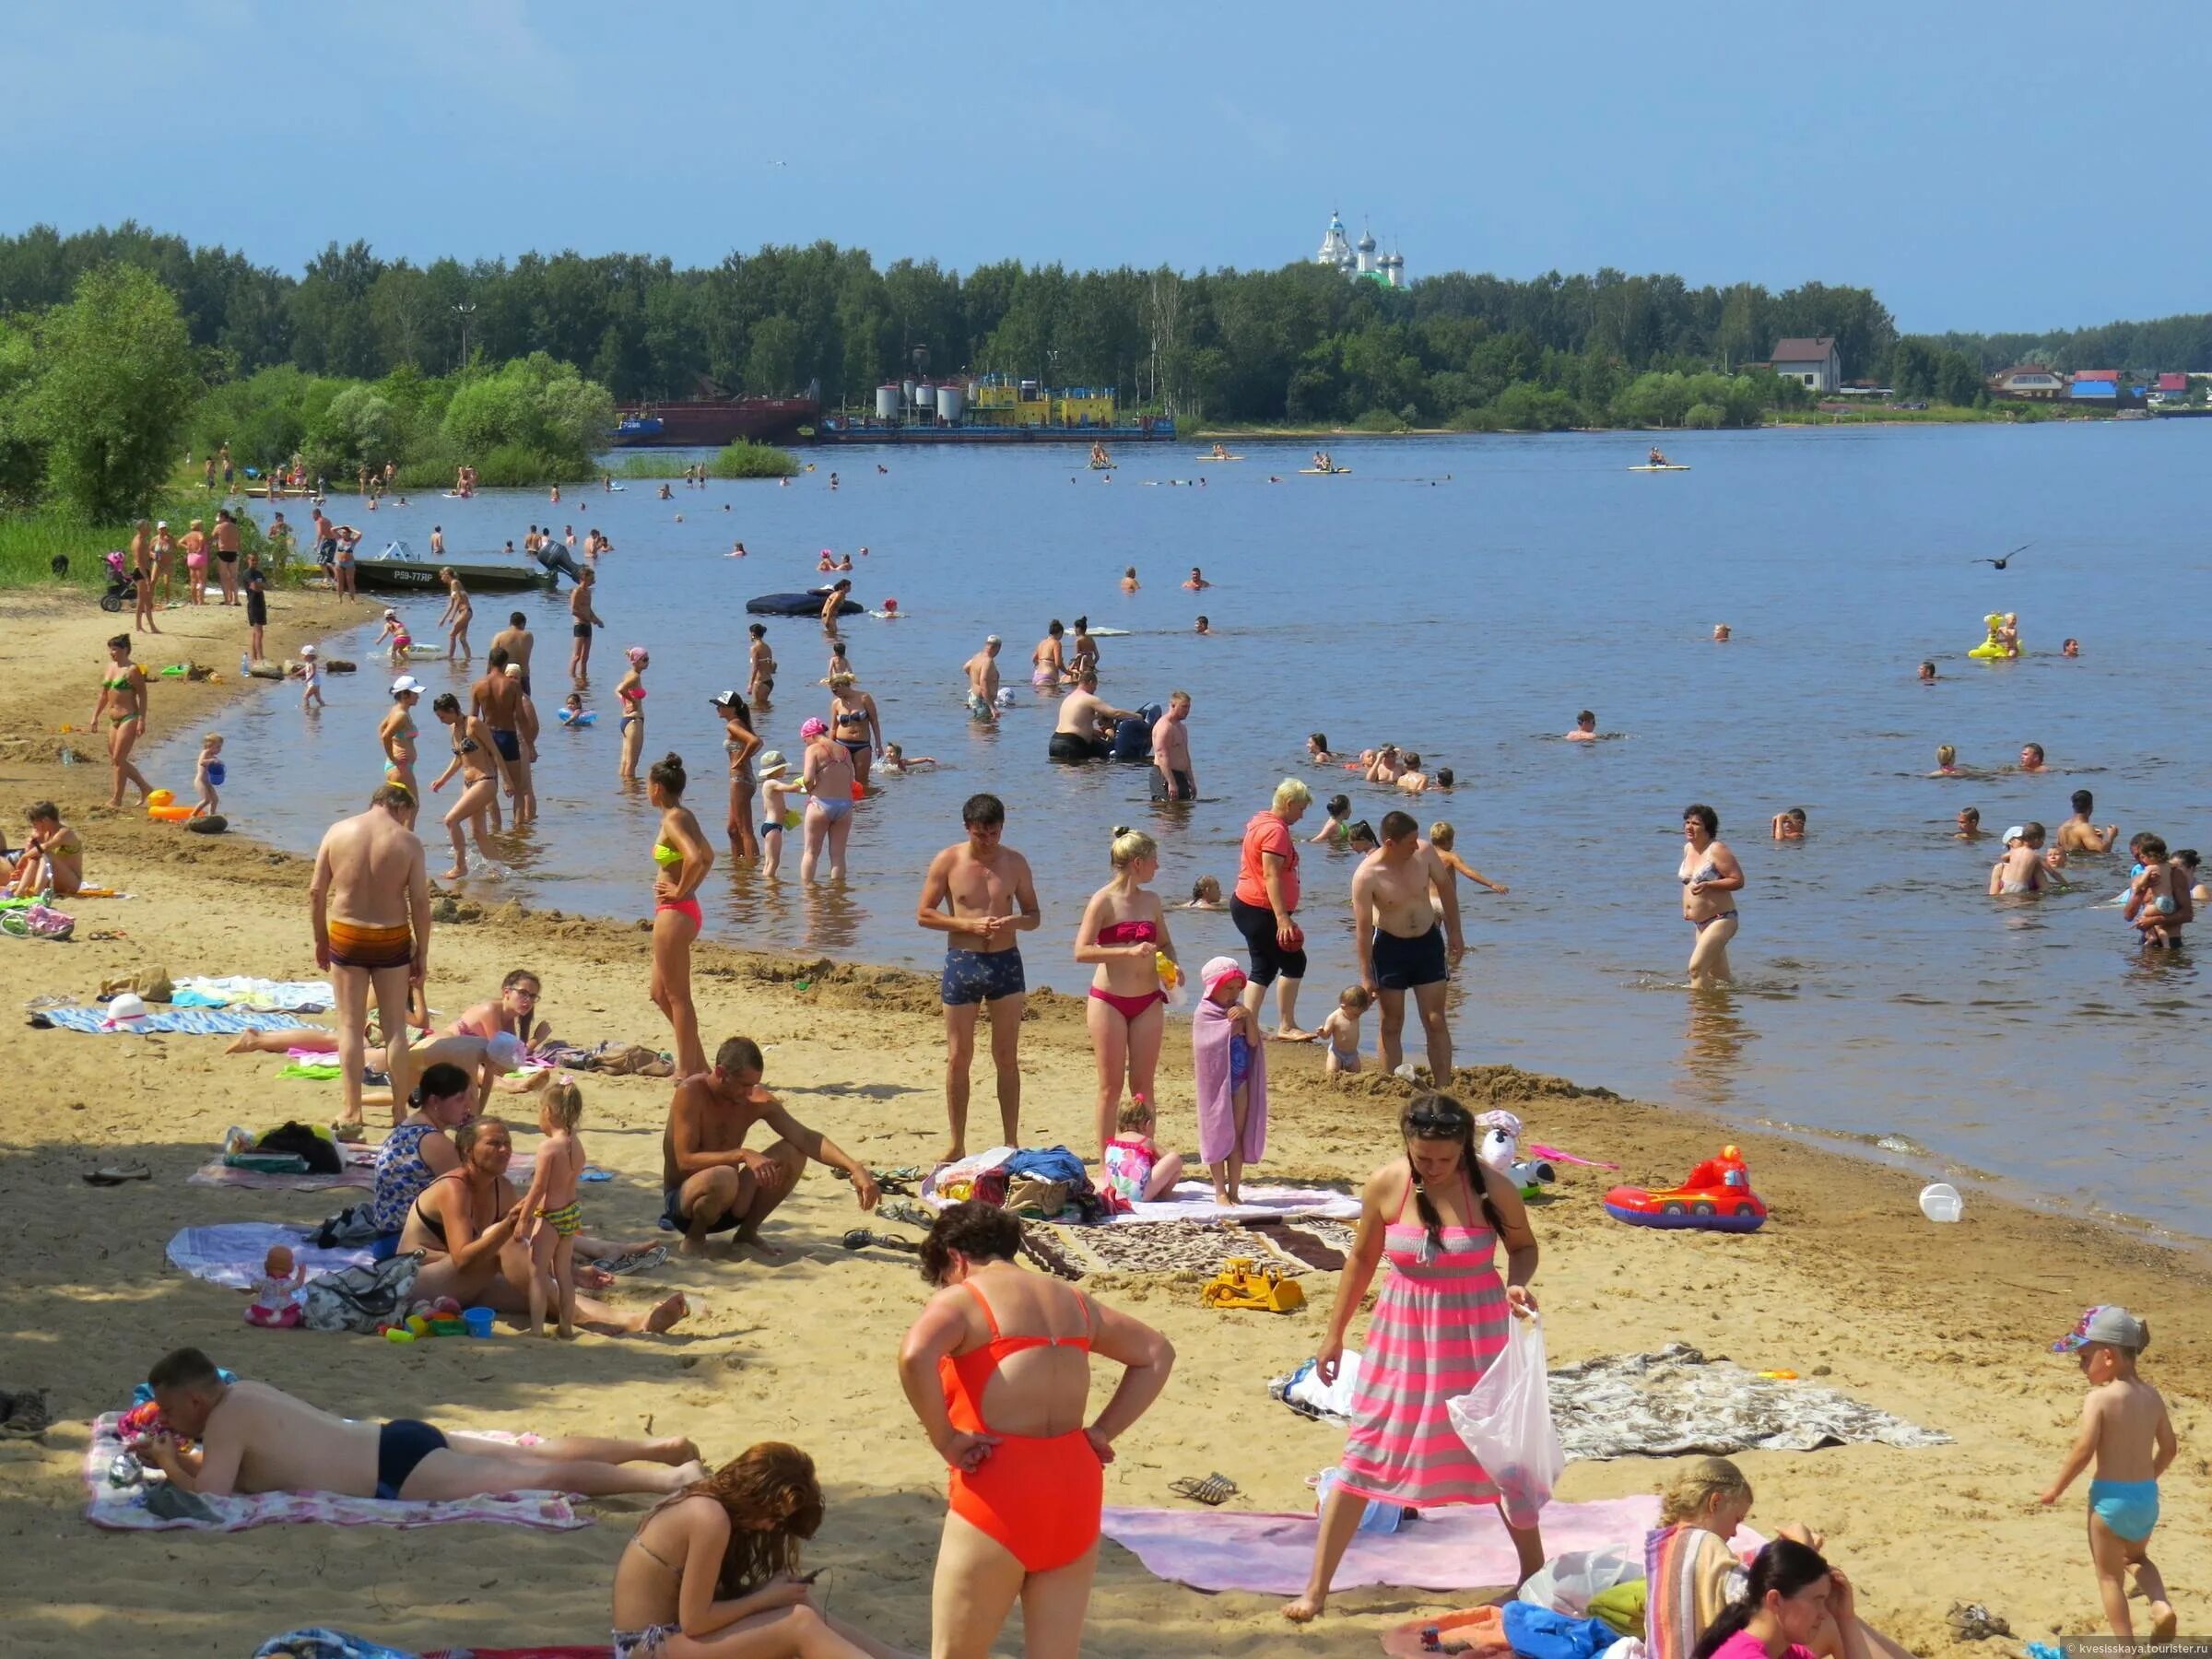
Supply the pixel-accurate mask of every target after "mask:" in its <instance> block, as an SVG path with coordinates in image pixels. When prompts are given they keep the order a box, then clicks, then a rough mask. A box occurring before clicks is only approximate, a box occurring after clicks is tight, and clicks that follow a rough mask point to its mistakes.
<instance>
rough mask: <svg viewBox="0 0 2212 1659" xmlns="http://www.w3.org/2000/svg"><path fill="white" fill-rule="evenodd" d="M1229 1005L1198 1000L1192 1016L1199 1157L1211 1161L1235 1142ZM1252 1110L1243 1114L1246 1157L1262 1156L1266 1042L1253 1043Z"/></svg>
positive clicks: (1264, 1145) (1251, 1160) (1249, 1080)
mask: <svg viewBox="0 0 2212 1659" xmlns="http://www.w3.org/2000/svg"><path fill="white" fill-rule="evenodd" d="M1229 1038H1230V1018H1229V1010H1228V1009H1227V1008H1224V1007H1223V1006H1221V1005H1220V1004H1219V1003H1217V1002H1211V1001H1201V1002H1200V1003H1199V1005H1198V1008H1197V1012H1196V1013H1194V1015H1193V1016H1192V1018H1191V1069H1192V1070H1193V1071H1194V1072H1196V1073H1197V1076H1198V1160H1199V1162H1201V1163H1208V1164H1215V1163H1219V1162H1221V1161H1222V1159H1226V1158H1227V1157H1228V1156H1229V1155H1230V1152H1231V1151H1232V1150H1234V1149H1235V1147H1236V1144H1237V1119H1236V1113H1235V1111H1234V1109H1233V1108H1232V1107H1231V1106H1230V1088H1229ZM1245 1081H1246V1085H1247V1087H1248V1088H1250V1089H1251V1090H1252V1111H1251V1112H1250V1113H1249V1114H1248V1115H1247V1116H1246V1118H1245V1120H1244V1150H1243V1158H1244V1161H1245V1162H1246V1163H1248V1164H1253V1163H1257V1162H1259V1161H1260V1159H1261V1157H1262V1156H1263V1155H1264V1154H1265V1152H1266V1150H1267V1044H1266V1042H1265V1040H1262V1041H1256V1042H1254V1043H1253V1045H1252V1071H1251V1073H1250V1075H1249V1076H1248V1077H1247V1078H1246V1080H1245Z"/></svg>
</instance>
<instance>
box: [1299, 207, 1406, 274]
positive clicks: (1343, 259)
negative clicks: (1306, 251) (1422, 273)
mask: <svg viewBox="0 0 2212 1659" xmlns="http://www.w3.org/2000/svg"><path fill="white" fill-rule="evenodd" d="M1313 263H1314V264H1315V265H1335V267H1336V268H1337V269H1338V270H1339V271H1342V272H1343V273H1344V274H1345V275H1346V276H1347V277H1366V278H1367V279H1368V280H1369V281H1370V282H1379V283H1381V284H1382V285H1383V287H1385V288H1404V287H1405V286H1406V256H1405V255H1404V254H1403V253H1385V254H1383V255H1382V257H1381V258H1377V257H1376V255H1375V233H1374V232H1373V231H1372V230H1370V229H1366V228H1365V227H1364V226H1363V227H1361V229H1360V231H1359V241H1358V243H1357V244H1355V243H1354V242H1353V241H1352V239H1351V236H1350V233H1349V232H1347V230H1346V229H1345V228H1344V216H1343V215H1342V214H1340V213H1332V214H1330V215H1329V228H1328V229H1327V231H1326V232H1324V234H1323V236H1322V239H1321V252H1320V253H1316V254H1314V255H1313Z"/></svg>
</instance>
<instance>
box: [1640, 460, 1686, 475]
mask: <svg viewBox="0 0 2212 1659" xmlns="http://www.w3.org/2000/svg"><path fill="white" fill-rule="evenodd" d="M1629 470H1630V472H1688V470H1689V468H1688V467H1687V466H1684V465H1681V464H1679V463H1678V462H1674V461H1669V462H1668V463H1667V464H1666V465H1665V466H1653V465H1652V464H1651V463H1650V462H1648V461H1647V462H1645V463H1644V464H1643V465H1641V466H1631V467H1630V468H1629Z"/></svg>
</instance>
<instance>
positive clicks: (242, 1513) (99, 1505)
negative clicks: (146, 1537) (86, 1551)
mask: <svg viewBox="0 0 2212 1659" xmlns="http://www.w3.org/2000/svg"><path fill="white" fill-rule="evenodd" d="M121 1421H122V1418H121V1416H120V1414H118V1413H116V1412H112V1411H110V1412H106V1413H103V1414H102V1415H101V1416H100V1417H99V1418H95V1419H94V1420H93V1423H92V1441H91V1444H90V1445H89V1446H88V1448H87V1449H86V1452H85V1519H86V1520H88V1521H89V1522H91V1523H92V1524H93V1525H95V1526H98V1527H104V1528H105V1529H107V1530H108V1531H110V1532H171V1531H174V1530H177V1529H179V1528H189V1529H191V1530H193V1531H195V1532H244V1531H245V1530H246V1529H247V1528H249V1527H253V1526H277V1525H285V1524H293V1523H301V1522H316V1521H319V1522H323V1523H324V1524H328V1525H332V1526H400V1527H408V1526H441V1525H444V1524H448V1523H450V1522H454V1521H490V1522H496V1523H500V1524H504V1525H508V1526H530V1527H535V1528H537V1529H538V1530H540V1531H543V1532H570V1531H572V1530H574V1529H575V1528H577V1527H579V1526H589V1525H590V1524H591V1521H590V1519H589V1518H588V1517H586V1516H583V1515H579V1514H578V1513H577V1512H576V1509H575V1506H574V1505H573V1504H571V1502H570V1501H569V1499H568V1496H567V1494H565V1493H561V1492H515V1493H510V1494H509V1495H507V1496H505V1497H500V1498H455V1499H451V1500H445V1501H442V1502H438V1503H408V1502H402V1501H397V1500H389V1501H388V1500H383V1499H380V1498H341V1497H339V1496H338V1495H337V1494H336V1493H335V1492H259V1493H255V1494H253V1495H252V1496H245V1495H240V1496H234V1497H229V1498H200V1499H199V1500H198V1502H199V1503H201V1504H204V1505H206V1508H207V1509H208V1510H209V1511H211V1512H212V1518H210V1519H206V1520H200V1519H195V1518H194V1517H192V1516H189V1515H159V1514H156V1513H154V1512H152V1511H151V1510H149V1509H147V1507H146V1499H147V1491H148V1489H149V1488H150V1487H153V1486H159V1485H163V1484H165V1483H163V1482H161V1481H159V1480H156V1481H152V1482H148V1481H146V1480H143V1479H141V1480H136V1481H134V1482H132V1483H131V1484H130V1485H129V1486H122V1487H119V1486H114V1485H112V1484H111V1483H110V1481H109V1479H108V1470H109V1469H110V1468H111V1467H112V1465H114V1462H115V1460H116V1458H118V1457H119V1456H121V1455H122V1454H123V1450H124V1442H123V1438H122V1435H121V1434H120V1433H119V1432H118V1429H117V1425H118V1424H119V1423H120V1422H121ZM477 1432H480V1433H481V1432H488V1431H486V1430H477ZM498 1438H499V1439H501V1440H519V1439H522V1438H523V1437H521V1436H518V1435H511V1434H503V1435H500V1436H499V1437H498Z"/></svg>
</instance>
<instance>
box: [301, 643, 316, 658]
mask: <svg viewBox="0 0 2212 1659" xmlns="http://www.w3.org/2000/svg"><path fill="white" fill-rule="evenodd" d="M314 654H315V648H314V647H313V646H312V645H302V646H300V655H301V656H303V657H312V656H313V655H314Z"/></svg>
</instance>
